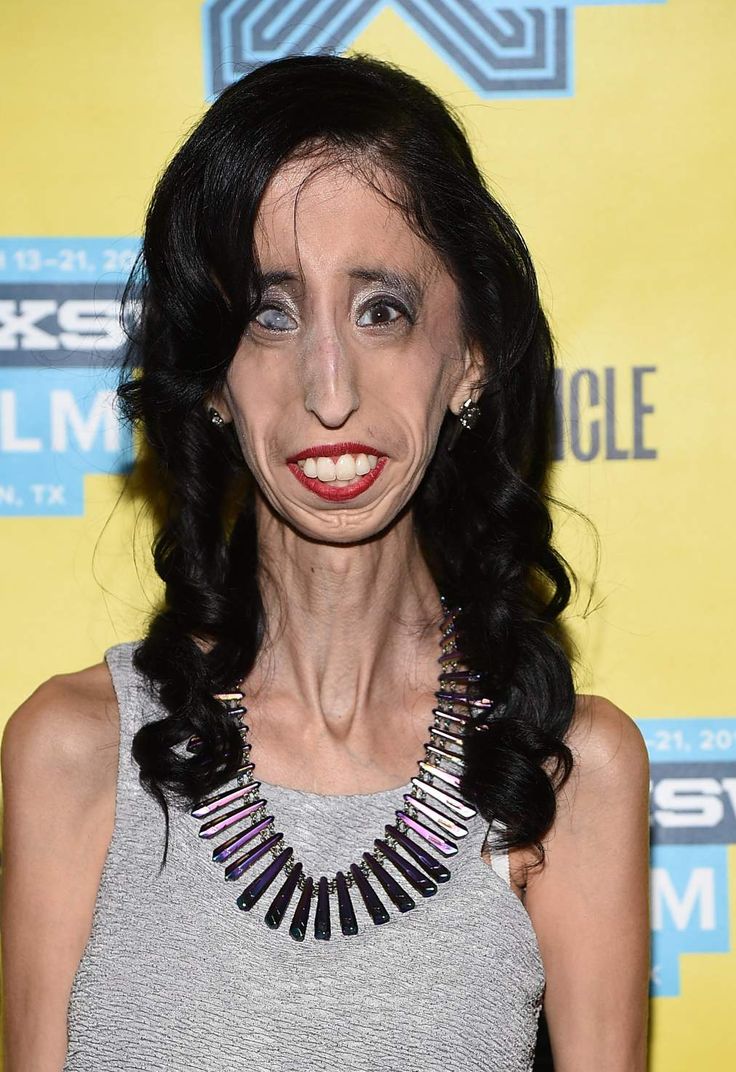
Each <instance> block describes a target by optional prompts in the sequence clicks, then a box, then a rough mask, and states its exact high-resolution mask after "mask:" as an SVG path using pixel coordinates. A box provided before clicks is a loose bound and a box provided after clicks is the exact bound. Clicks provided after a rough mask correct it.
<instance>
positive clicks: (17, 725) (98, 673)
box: [2, 662, 119, 794]
mask: <svg viewBox="0 0 736 1072" xmlns="http://www.w3.org/2000/svg"><path fill="white" fill-rule="evenodd" d="M118 740H119V714H118V706H117V700H116V697H115V692H114V689H113V685H112V681H111V678H110V674H109V671H108V669H107V666H106V664H105V663H104V662H100V663H96V664H95V665H94V666H89V667H85V668H84V669H83V670H77V671H75V672H73V673H68V674H56V675H54V676H53V677H50V678H48V679H47V680H46V681H44V682H43V683H42V684H40V685H39V686H38V688H36V689H35V690H34V692H33V693H31V695H30V696H29V697H28V699H26V700H25V701H24V702H23V703H22V704H21V705H20V707H19V708H18V709H17V710H16V711H14V712H13V714H12V715H11V716H10V718H9V719H8V721H7V724H6V726H5V729H4V731H3V736H2V773H3V782H4V783H5V784H6V788H7V782H8V781H10V782H15V781H16V780H18V781H22V782H23V783H24V784H27V785H30V784H31V780H32V779H33V778H35V777H37V776H43V777H49V776H51V777H53V776H54V775H56V776H58V777H59V778H63V779H64V780H65V781H68V784H69V785H70V786H72V785H77V786H78V788H79V790H80V791H81V792H83V793H87V794H90V793H92V794H93V793H95V791H99V789H100V788H101V787H102V786H103V785H105V784H107V783H108V782H109V781H110V779H111V777H112V771H113V770H115V769H116V767H117V750H118ZM108 760H109V762H108ZM80 776H82V777H81V778H80ZM78 779H79V780H78Z"/></svg>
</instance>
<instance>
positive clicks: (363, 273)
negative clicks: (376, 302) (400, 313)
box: [258, 267, 424, 305]
mask: <svg viewBox="0 0 736 1072" xmlns="http://www.w3.org/2000/svg"><path fill="white" fill-rule="evenodd" d="M348 275H349V277H350V278H351V279H362V280H364V281H366V282H368V283H380V284H381V285H382V286H384V287H386V288H387V289H389V290H400V291H403V292H404V293H405V294H408V295H409V297H410V298H412V299H413V301H414V302H415V304H416V305H418V304H419V303H420V301H421V298H422V295H423V293H424V287H423V286H422V284H421V283H420V282H419V280H418V279H416V278H415V276H413V275H411V273H409V272H400V271H395V270H393V269H390V268H369V267H356V268H351V269H350V271H349V272H348ZM258 281H259V283H260V285H261V287H262V288H263V289H264V290H268V289H269V287H277V286H280V285H281V284H283V283H298V282H299V281H300V280H299V276H297V275H295V274H294V272H290V271H287V270H286V269H283V270H276V271H271V272H263V273H262V274H261V275H259V277H258Z"/></svg>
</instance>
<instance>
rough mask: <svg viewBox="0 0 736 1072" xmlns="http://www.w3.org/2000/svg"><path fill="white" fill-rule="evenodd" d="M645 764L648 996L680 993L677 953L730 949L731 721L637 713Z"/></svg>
mask: <svg viewBox="0 0 736 1072" xmlns="http://www.w3.org/2000/svg"><path fill="white" fill-rule="evenodd" d="M638 726H639V728H640V730H641V732H642V734H643V736H644V739H645V741H646V744H647V750H648V752H649V758H650V761H651V767H650V770H651V834H652V871H651V922H652V979H651V993H652V994H653V995H657V996H663V997H672V996H675V995H677V994H678V993H679V992H680V961H679V958H680V955H681V954H682V953H727V952H728V951H729V950H730V949H731V937H730V921H729V907H728V888H729V882H728V878H729V876H728V856H727V852H728V849H727V846H728V845H729V844H733V843H734V842H736V718H685V719H679V718H643V719H640V720H638Z"/></svg>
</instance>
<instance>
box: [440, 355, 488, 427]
mask: <svg viewBox="0 0 736 1072" xmlns="http://www.w3.org/2000/svg"><path fill="white" fill-rule="evenodd" d="M485 375H486V366H485V361H484V360H483V355H482V353H481V351H480V348H479V347H478V346H477V345H475V344H469V345H468V346H466V348H465V351H464V353H463V366H462V374H461V376H460V379H459V380H458V382H457V386H456V388H455V390H454V391H453V393H452V397H451V398H450V402H449V408H450V409H451V410H452V412H453V413H454V414H455V416H457V414H458V413H459V412H460V407H461V406H462V404H463V402H466V401H467V399H469V398H472V399H473V401H474V402H477V401H478V397H479V396H480V392H481V389H482V384H483V380H484V378H485Z"/></svg>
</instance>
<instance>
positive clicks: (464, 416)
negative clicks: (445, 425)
mask: <svg viewBox="0 0 736 1072" xmlns="http://www.w3.org/2000/svg"><path fill="white" fill-rule="evenodd" d="M479 417H480V406H479V405H478V404H477V403H476V402H474V401H473V399H472V398H467V399H466V400H465V401H464V402H463V404H462V406H461V407H460V412H459V413H458V415H457V423H456V424H455V427H454V428H453V429H452V432H451V433H450V438H449V440H448V443H447V449H448V451H450V450H452V449H453V448H454V446H455V444H456V443H457V441H458V439H459V438H460V433H461V432H462V430H463V428H467V429H468V431H469V430H470V429H471V428H474V427H475V425H476V424H477V423H478V418H479Z"/></svg>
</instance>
